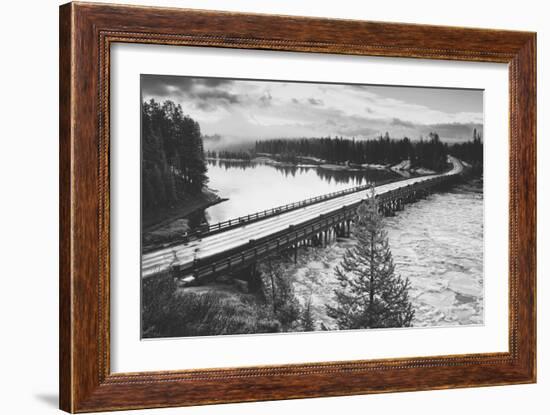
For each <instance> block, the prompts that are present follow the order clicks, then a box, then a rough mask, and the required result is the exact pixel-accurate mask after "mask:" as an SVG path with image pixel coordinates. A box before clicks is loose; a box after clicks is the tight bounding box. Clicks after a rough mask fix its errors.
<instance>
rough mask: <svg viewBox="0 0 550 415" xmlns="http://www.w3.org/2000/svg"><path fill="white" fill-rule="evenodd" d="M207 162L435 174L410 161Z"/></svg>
mask: <svg viewBox="0 0 550 415" xmlns="http://www.w3.org/2000/svg"><path fill="white" fill-rule="evenodd" d="M207 161H209V162H222V163H223V162H227V163H259V164H265V165H268V166H273V167H295V168H316V169H320V170H326V171H333V172H361V171H378V172H388V173H394V174H397V175H399V176H401V177H404V178H409V177H415V176H427V175H430V174H436V173H437V172H436V171H433V170H430V169H426V168H423V167H417V168H414V167H412V166H411V162H410V160H403V161H401V162H400V163H397V164H381V163H364V164H354V163H349V162H348V163H331V162H329V161H327V160H323V159H320V158H316V157H306V156H296V157H295V158H294V159H293V160H292V161H291V160H279V155H276V154H267V153H260V154H258V155H257V156H256V157H253V158H250V159H246V160H245V159H227V158H212V157H207Z"/></svg>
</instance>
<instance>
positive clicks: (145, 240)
mask: <svg viewBox="0 0 550 415" xmlns="http://www.w3.org/2000/svg"><path fill="white" fill-rule="evenodd" d="M225 200H227V199H225V198H222V197H220V196H219V195H218V194H217V193H216V191H214V190H212V189H209V188H206V189H205V190H203V191H202V192H201V193H200V194H198V195H194V196H186V197H184V198H182V199H181V200H179V201H178V202H177V203H176V204H175V205H174V206H171V207H169V208H165V209H161V210H159V211H157V212H155V213H153V214H149V215H145V214H144V215H143V217H142V244H143V249H144V250H148V249H151V248H153V247H157V246H158V245H162V244H164V243H168V242H171V241H174V240H176V239H178V238H182V235H183V234H185V233H186V232H187V231H189V230H190V229H191V228H192V227H193V226H196V224H197V222H200V221H202V219H203V218H202V212H204V210H205V209H207V208H209V207H211V206H214V205H217V204H218V203H221V202H223V201H225Z"/></svg>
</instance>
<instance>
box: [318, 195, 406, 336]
mask: <svg viewBox="0 0 550 415" xmlns="http://www.w3.org/2000/svg"><path fill="white" fill-rule="evenodd" d="M354 234H355V236H356V238H357V244H356V245H355V246H354V247H352V248H350V249H348V250H347V251H346V253H345V255H344V258H343V260H342V262H341V263H340V265H339V266H338V267H337V268H336V274H337V278H338V282H339V285H340V287H339V288H338V289H336V290H335V291H334V293H335V296H336V306H334V307H332V306H327V312H328V315H329V316H330V317H332V318H334V319H335V320H336V322H337V323H338V327H339V328H340V329H362V328H383V327H409V326H410V325H411V322H412V319H413V317H414V310H413V309H412V304H411V302H410V301H409V287H410V282H409V280H408V279H407V278H405V279H403V278H401V277H400V276H398V275H396V274H395V267H394V264H393V259H392V254H391V251H390V248H389V243H388V237H387V233H386V231H385V230H384V229H383V223H382V216H381V215H380V213H379V212H378V205H377V201H376V197H375V194H374V189H372V191H371V195H370V197H369V199H368V200H367V201H366V202H364V203H362V204H361V205H360V206H359V207H358V209H357V217H356V220H355V224H354Z"/></svg>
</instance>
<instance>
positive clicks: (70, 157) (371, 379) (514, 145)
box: [59, 3, 536, 412]
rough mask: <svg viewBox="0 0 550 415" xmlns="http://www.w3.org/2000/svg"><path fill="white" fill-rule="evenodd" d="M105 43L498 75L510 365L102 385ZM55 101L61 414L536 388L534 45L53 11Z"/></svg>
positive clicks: (189, 13) (205, 15) (154, 14)
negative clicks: (444, 65) (393, 60)
mask: <svg viewBox="0 0 550 415" xmlns="http://www.w3.org/2000/svg"><path fill="white" fill-rule="evenodd" d="M117 42H122V43H142V44H162V45H191V46H209V47H218V48H237V49H263V50H279V51H300V52H308V53H331V54H348V55H369V56H382V57H407V58H422V59H445V60H458V61H477V62H499V63H506V64H508V65H509V91H510V93H509V100H510V101H509V106H510V114H509V122H510V137H509V143H510V153H509V163H510V188H509V209H510V211H509V212H510V216H509V224H510V240H509V259H510V261H509V264H510V265H509V288H510V290H509V311H510V314H509V352H507V353H487V354H468V355H453V356H436V357H423V358H406V359H405V358H400V359H384V360H365V361H345V362H322V363H314V362H304V363H303V364H289V365H282V366H264V367H246V368H240V367H235V368H229V369H204V370H182V371H176V370H174V371H169V372H146V373H111V371H110V335H109V324H110V323H109V298H110V288H109V264H110V262H109V261H110V250H109V249H110V248H109V231H110V222H109V206H110V205H109V200H110V194H109V170H110V166H109V148H110V143H109V139H110V138H109V123H110V115H109V69H110V66H109V62H110V46H111V45H112V44H114V43H117ZM59 93H60V309H59V313H60V407H61V409H63V410H65V411H68V412H91V411H105V410H120V409H137V408H153V407H172V406H184V405H200V404H211V403H224V402H244V401H261V400H272V399H291V398H306V397H319V396H343V395H354V394H366V393H379V392H398V391H413V390H426V389H444V388H458V387H472V386H489V385H506V384H517V383H532V382H535V380H536V314H535V308H536V307H535V299H536V291H535V290H536V280H535V277H536V275H535V273H536V170H535V169H536V143H535V140H536V34H535V33H528V32H514V31H503V30H485V29H467V28H457V27H439V26H427V25H411V24H396V23H378V22H365V21H351V20H329V19H319V18H304V17H288V16H270V15H256V14H239V13H227V12H212V11H197V10H183V9H169V8H151V7H132V6H118V5H117V6H115V5H106V4H86V3H69V4H66V5H63V6H61V8H60V90H59ZM490 156H491V155H490V154H489V155H488V157H490ZM230 364H231V362H228V365H230Z"/></svg>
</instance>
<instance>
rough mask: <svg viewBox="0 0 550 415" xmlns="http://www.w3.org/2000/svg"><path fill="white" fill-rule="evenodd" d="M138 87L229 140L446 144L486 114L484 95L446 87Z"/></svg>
mask: <svg viewBox="0 0 550 415" xmlns="http://www.w3.org/2000/svg"><path fill="white" fill-rule="evenodd" d="M141 85H142V94H143V98H144V99H150V98H154V99H157V100H159V101H164V100H167V99H170V100H172V101H174V102H176V103H178V104H180V105H181V106H182V109H183V111H184V113H186V114H188V115H190V116H191V117H192V118H194V119H195V120H197V121H198V122H199V124H200V126H201V130H202V131H203V132H204V133H205V134H221V135H224V136H226V137H229V136H231V137H248V138H249V139H257V138H268V137H304V136H309V137H315V136H317V137H319V136H327V135H332V136H334V135H340V136H345V137H356V138H357V139H363V138H373V137H376V136H378V135H381V134H384V133H385V132H386V131H387V132H389V134H390V136H392V137H395V138H401V137H403V136H407V137H409V138H411V139H412V140H415V139H419V138H420V137H421V136H424V137H425V136H427V135H428V133H429V132H432V131H433V132H436V133H438V134H439V135H440V137H441V138H442V139H446V140H448V141H453V140H455V141H464V140H468V139H470V138H471V137H472V132H473V129H474V128H477V129H478V130H479V131H482V128H483V113H482V111H479V110H478V109H477V107H478V105H477V104H479V103H478V102H477V101H476V102H474V101H475V99H474V98H475V97H478V101H479V100H481V101H482V98H483V96H482V94H481V93H479V94H478V95H475V96H474V97H473V98H472V96H468V97H466V96H465V95H464V92H463V91H462V92H461V91H456V90H448V89H441V90H440V91H438V93H437V94H435V93H434V89H433V88H430V89H425V88H408V87H388V86H376V87H373V86H369V85H339V84H314V83H305V82H285V81H281V82H278V81H248V80H242V81H241V80H228V79H220V78H191V77H177V76H154V75H142V78H141ZM319 97H322V99H321V98H319ZM401 97H405V98H406V99H401ZM472 102H473V103H472ZM474 104H475V105H474Z"/></svg>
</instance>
